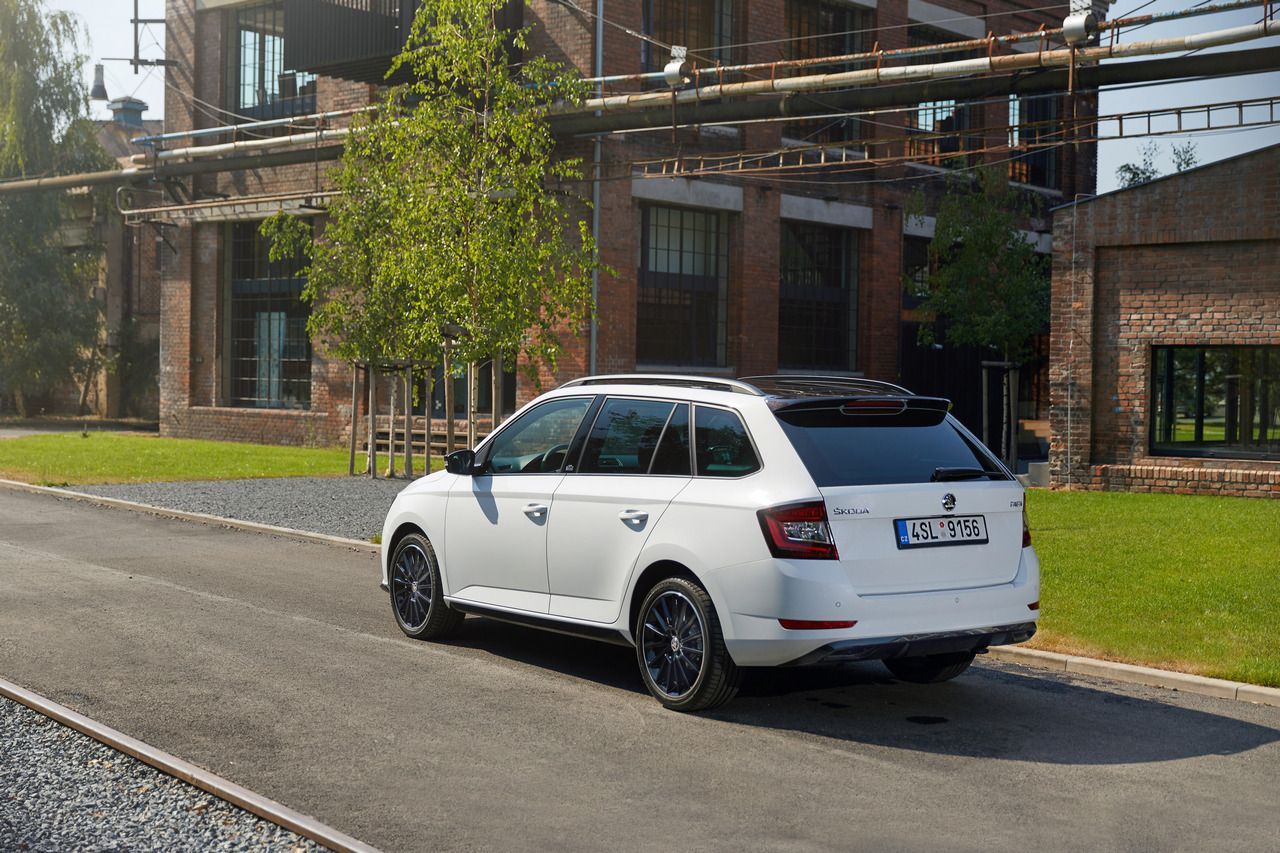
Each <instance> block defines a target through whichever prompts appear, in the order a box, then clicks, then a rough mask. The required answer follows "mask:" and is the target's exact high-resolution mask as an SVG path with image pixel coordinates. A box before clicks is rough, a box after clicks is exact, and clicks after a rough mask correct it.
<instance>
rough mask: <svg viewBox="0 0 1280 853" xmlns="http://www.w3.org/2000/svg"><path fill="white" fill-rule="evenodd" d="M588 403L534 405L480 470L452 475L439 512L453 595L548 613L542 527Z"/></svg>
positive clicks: (483, 457) (485, 453)
mask: <svg viewBox="0 0 1280 853" xmlns="http://www.w3.org/2000/svg"><path fill="white" fill-rule="evenodd" d="M592 402H593V398H592V397H589V396H587V397H561V398H557V399H554V400H548V401H547V402H545V403H542V404H541V405H538V406H535V407H534V408H532V409H530V410H529V411H527V412H525V413H524V414H522V415H521V416H520V417H518V418H516V419H515V420H513V421H512V422H511V423H509V424H507V425H506V426H504V427H503V428H502V429H501V431H499V432H498V434H497V435H495V436H494V437H493V439H492V440H491V441H489V442H488V443H486V445H485V447H484V449H483V450H482V452H481V454H480V458H479V459H478V460H477V468H478V469H479V473H478V474H475V475H473V476H470V477H458V479H457V482H456V483H455V484H454V486H453V488H452V489H451V490H450V492H449V503H448V507H447V508H446V510H445V563H444V568H445V572H446V575H447V578H448V588H449V593H450V596H451V597H452V598H456V599H460V600H465V601H472V602H476V603H479V604H489V605H494V606H497V607H505V608H514V609H517V610H528V611H532V612H535V613H546V612H547V609H548V603H549V598H548V596H549V591H548V584H547V524H548V521H549V519H550V518H552V517H553V512H552V498H553V496H554V495H555V491H556V487H557V486H558V485H559V484H560V480H561V479H562V478H563V476H564V474H563V473H562V472H561V469H562V468H563V467H564V460H565V457H566V455H567V451H568V447H569V445H570V444H571V443H572V442H573V439H574V436H575V435H576V434H577V432H578V429H579V427H580V426H581V424H582V421H583V420H584V417H585V415H586V414H587V411H588V409H589V408H590V407H591V403H592Z"/></svg>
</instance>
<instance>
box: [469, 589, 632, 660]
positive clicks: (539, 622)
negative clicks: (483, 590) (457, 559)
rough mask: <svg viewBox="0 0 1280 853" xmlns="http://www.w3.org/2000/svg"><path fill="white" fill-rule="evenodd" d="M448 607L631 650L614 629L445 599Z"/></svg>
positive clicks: (630, 644)
mask: <svg viewBox="0 0 1280 853" xmlns="http://www.w3.org/2000/svg"><path fill="white" fill-rule="evenodd" d="M446 601H447V602H448V605H449V606H450V607H451V608H453V609H454V610H458V611H461V612H463V613H469V614H471V615H472V616H484V617H486V618H489V619H497V620H498V621H500V622H509V623H511V624H513V625H523V626H525V627H527V628H538V629H539V630H542V631H551V632H553V633H556V634H566V635H568V636H570V637H581V638H583V639H586V640H599V641H601V642H605V643H612V644H614V645H616V646H626V647H627V648H633V646H632V643H631V641H630V640H628V639H627V638H626V637H625V636H624V635H623V634H622V632H621V631H618V630H616V629H614V628H605V627H603V626H596V625H579V624H576V623H573V622H561V621H559V620H558V619H550V618H543V617H541V616H536V615H534V614H532V613H512V612H510V611H507V610H498V609H497V608H494V607H485V606H484V605H483V604H473V603H471V602H469V601H453V600H449V599H446Z"/></svg>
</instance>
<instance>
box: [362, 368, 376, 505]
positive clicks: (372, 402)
mask: <svg viewBox="0 0 1280 853" xmlns="http://www.w3.org/2000/svg"><path fill="white" fill-rule="evenodd" d="M365 371H366V375H367V376H368V377H369V405H368V406H366V409H368V413H369V450H368V453H369V460H368V461H369V467H368V468H367V469H365V470H366V471H367V472H368V474H369V476H370V477H372V478H373V479H375V480H376V479H378V373H377V371H376V370H375V369H374V366H373V365H372V364H370V365H369V366H368V367H366V368H365Z"/></svg>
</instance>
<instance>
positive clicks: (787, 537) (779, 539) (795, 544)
mask: <svg viewBox="0 0 1280 853" xmlns="http://www.w3.org/2000/svg"><path fill="white" fill-rule="evenodd" d="M756 515H757V517H759V519H760V529H761V530H763V531H764V539H765V542H767V543H768V545H769V552H770V553H771V554H773V556H775V557H786V558H789V559H792V560H838V559H840V554H839V553H838V552H837V551H836V541H835V538H834V537H832V535H831V525H829V524H827V505H826V504H825V503H823V502H822V501H807V502H805V503H798V504H786V505H784V506H775V507H772V508H771V509H762V510H760V511H759V512H758V513H756Z"/></svg>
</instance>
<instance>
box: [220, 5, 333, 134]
mask: <svg viewBox="0 0 1280 853" xmlns="http://www.w3.org/2000/svg"><path fill="white" fill-rule="evenodd" d="M228 14H229V17H230V40H231V50H230V68H229V69H228V76H227V80H228V85H227V100H228V101H229V103H228V108H229V109H230V111H231V112H232V113H233V114H234V115H235V116H236V117H237V118H239V119H240V120H242V121H249V120H258V121H261V120H267V119H278V118H288V117H290V116H296V115H309V114H311V113H314V112H315V111H316V75H314V74H311V73H309V72H306V71H299V70H296V69H288V68H285V67H284V39H285V27H284V2H283V0H272V2H268V3H259V4H255V5H252V6H242V7H239V8H236V9H233V10H231V11H230V12H229V13H228Z"/></svg>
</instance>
